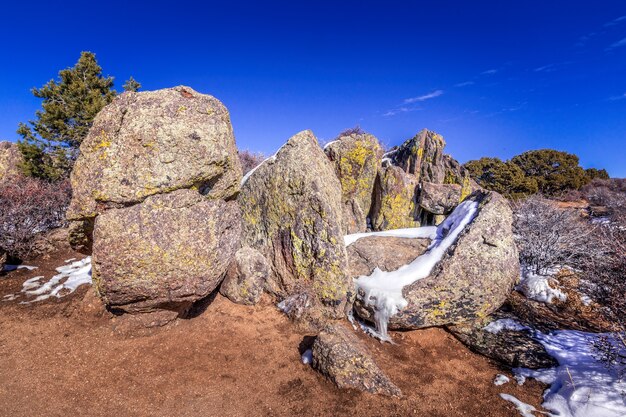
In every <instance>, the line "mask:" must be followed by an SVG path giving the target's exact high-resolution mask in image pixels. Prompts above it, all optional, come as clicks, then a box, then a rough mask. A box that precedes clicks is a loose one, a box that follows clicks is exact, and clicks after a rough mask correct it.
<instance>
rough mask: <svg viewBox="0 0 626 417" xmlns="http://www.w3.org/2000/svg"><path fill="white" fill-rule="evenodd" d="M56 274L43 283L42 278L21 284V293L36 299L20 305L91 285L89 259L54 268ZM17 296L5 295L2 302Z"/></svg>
mask: <svg viewBox="0 0 626 417" xmlns="http://www.w3.org/2000/svg"><path fill="white" fill-rule="evenodd" d="M68 261H69V260H68ZM56 270H57V272H58V274H57V275H55V276H53V277H52V278H50V280H49V281H45V282H44V281H43V278H45V277H43V276H37V277H33V278H29V279H27V280H26V281H24V283H23V284H22V291H21V293H22V294H23V295H25V296H27V297H36V298H35V299H33V300H29V301H22V304H29V303H34V302H37V301H43V300H46V299H48V298H50V297H57V298H61V297H64V296H66V295H68V294H71V293H73V292H74V291H75V290H76V288H78V287H80V286H81V285H83V284H89V285H91V257H87V258H85V259H83V260H81V261H76V262H72V263H71V264H70V265H63V266H61V267H58V268H56ZM19 295H20V294H19V293H18V294H8V295H5V296H4V297H3V299H2V301H12V300H15V299H16V298H18V297H19Z"/></svg>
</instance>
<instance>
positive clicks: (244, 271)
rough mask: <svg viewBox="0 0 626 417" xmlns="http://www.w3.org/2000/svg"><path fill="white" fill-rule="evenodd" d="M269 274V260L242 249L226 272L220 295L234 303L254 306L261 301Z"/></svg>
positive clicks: (253, 251) (252, 250)
mask: <svg viewBox="0 0 626 417" xmlns="http://www.w3.org/2000/svg"><path fill="white" fill-rule="evenodd" d="M269 273H270V267H269V265H268V264H267V260H266V259H265V257H264V256H263V255H261V253H260V252H259V251H257V250H255V249H252V248H249V247H244V248H241V249H239V250H238V251H237V253H236V254H235V259H233V262H232V263H231V264H230V266H229V268H228V271H227V272H226V277H225V278H224V281H223V282H222V285H221V286H220V293H221V294H222V295H223V296H225V297H227V298H228V299H229V300H230V301H232V302H233V303H237V304H246V305H254V304H256V303H258V302H259V300H260V299H261V295H262V294H263V287H264V286H265V281H267V277H268V276H269Z"/></svg>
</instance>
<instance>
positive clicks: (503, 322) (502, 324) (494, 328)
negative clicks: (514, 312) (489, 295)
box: [483, 319, 529, 334]
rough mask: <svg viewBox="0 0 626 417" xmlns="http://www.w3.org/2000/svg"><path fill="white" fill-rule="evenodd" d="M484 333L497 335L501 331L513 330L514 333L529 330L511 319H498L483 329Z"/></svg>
mask: <svg viewBox="0 0 626 417" xmlns="http://www.w3.org/2000/svg"><path fill="white" fill-rule="evenodd" d="M483 330H484V331H486V332H489V333H493V334H498V333H500V332H501V331H502V330H513V331H516V332H521V331H522V330H529V328H528V327H526V326H524V325H522V324H520V323H518V322H517V321H515V320H513V319H500V320H494V321H492V322H491V323H489V324H488V325H486V326H485V328H484V329H483Z"/></svg>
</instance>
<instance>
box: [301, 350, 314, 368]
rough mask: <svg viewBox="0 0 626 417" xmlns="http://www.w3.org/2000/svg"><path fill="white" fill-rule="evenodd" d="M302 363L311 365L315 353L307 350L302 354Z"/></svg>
mask: <svg viewBox="0 0 626 417" xmlns="http://www.w3.org/2000/svg"><path fill="white" fill-rule="evenodd" d="M301 359H302V363H303V364H305V365H309V364H311V363H313V351H312V350H311V349H307V350H305V351H304V353H303V354H302V358H301Z"/></svg>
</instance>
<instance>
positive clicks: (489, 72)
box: [481, 69, 498, 75]
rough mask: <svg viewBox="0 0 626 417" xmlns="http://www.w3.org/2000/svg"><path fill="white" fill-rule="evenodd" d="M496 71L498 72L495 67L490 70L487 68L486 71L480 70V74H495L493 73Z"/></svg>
mask: <svg viewBox="0 0 626 417" xmlns="http://www.w3.org/2000/svg"><path fill="white" fill-rule="evenodd" d="M497 72H498V70H497V69H490V70H487V71H483V72H481V74H482V75H493V74H495V73H497Z"/></svg>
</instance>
